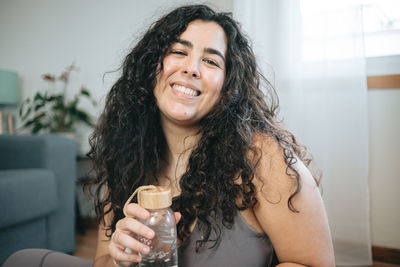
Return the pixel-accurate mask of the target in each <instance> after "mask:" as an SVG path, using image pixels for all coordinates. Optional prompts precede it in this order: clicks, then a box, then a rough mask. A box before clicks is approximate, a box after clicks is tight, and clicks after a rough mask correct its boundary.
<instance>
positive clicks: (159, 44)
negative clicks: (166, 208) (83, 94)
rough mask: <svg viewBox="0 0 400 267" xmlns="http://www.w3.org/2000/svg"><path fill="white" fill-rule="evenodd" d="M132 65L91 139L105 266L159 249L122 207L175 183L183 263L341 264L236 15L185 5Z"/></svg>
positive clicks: (141, 46) (144, 43)
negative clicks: (150, 188) (143, 189)
mask: <svg viewBox="0 0 400 267" xmlns="http://www.w3.org/2000/svg"><path fill="white" fill-rule="evenodd" d="M122 70H123V71H122V76H121V77H120V78H119V80H118V81H117V82H116V83H115V84H114V86H113V87H112V88H111V90H110V92H109V94H108V96H107V101H106V106H105V109H104V111H103V114H102V116H101V118H100V121H99V124H98V125H97V127H96V129H95V131H94V132H93V134H92V136H91V141H90V142H91V146H92V149H91V151H90V153H89V156H90V158H91V159H92V161H93V165H94V175H93V180H92V181H90V182H89V183H88V185H92V184H96V185H99V186H98V187H97V188H98V190H97V192H96V194H95V197H96V212H97V214H98V219H99V223H100V228H99V233H98V240H99V241H98V245H97V252H96V259H95V262H94V266H115V265H120V266H131V265H134V264H135V263H140V262H141V260H142V257H141V256H140V255H146V254H148V253H150V251H151V249H152V247H151V240H152V239H153V238H155V237H154V234H155V233H154V231H153V230H152V229H151V228H149V227H147V226H145V225H144V224H142V223H141V221H143V220H147V219H148V218H149V212H148V211H147V210H146V209H144V208H142V207H140V206H139V205H137V204H134V203H130V204H129V203H128V205H127V206H126V207H127V209H126V212H127V213H126V214H127V215H128V216H127V217H125V216H124V213H123V210H122V207H124V203H125V202H126V201H127V199H128V198H129V196H130V195H131V194H132V192H134V191H135V190H136V189H137V188H138V187H139V186H143V185H160V186H168V187H170V188H171V192H172V194H173V203H172V207H173V209H174V211H175V212H176V213H175V217H176V220H177V221H178V225H177V230H178V238H179V242H178V243H179V244H180V247H179V265H181V266H193V267H197V266H233V267H235V266H276V265H279V266H333V265H334V260H333V258H334V257H333V249H332V241H331V237H330V233H329V228H328V223H327V218H326V215H325V210H324V206H323V203H322V201H321V197H320V194H319V190H318V179H317V177H314V176H313V175H312V173H311V172H310V170H309V169H308V166H309V164H310V162H311V159H310V156H309V155H308V153H307V151H306V149H305V148H304V147H303V146H302V145H300V144H299V143H297V141H296V139H295V137H294V136H293V135H292V134H291V133H290V132H288V131H286V130H284V129H283V128H282V126H281V125H280V124H279V123H278V122H277V119H276V110H277V108H278V105H277V103H278V99H277V96H276V93H275V90H274V88H273V87H272V86H271V85H270V83H269V82H268V81H267V80H266V79H265V78H264V77H263V75H262V74H261V73H260V72H259V71H258V67H257V65H256V59H255V57H254V55H253V52H252V49H251V47H250V45H249V41H248V40H247V39H246V37H245V36H244V35H243V34H242V32H241V30H240V26H239V25H238V23H237V22H236V21H235V20H233V19H232V17H231V15H230V14H227V13H217V12H215V11H213V10H212V9H210V8H209V7H207V6H205V5H191V6H183V7H180V8H177V9H175V10H173V11H172V12H170V13H169V14H167V15H165V16H163V17H162V18H160V19H159V20H158V21H156V22H155V23H154V24H153V25H152V26H151V27H150V29H149V30H148V31H147V32H146V33H145V34H144V36H143V37H142V39H141V40H140V41H139V42H138V44H137V45H136V46H135V47H134V48H133V50H132V51H131V52H130V53H129V55H128V56H127V57H126V59H125V61H124V63H123V66H122ZM141 237H144V238H141ZM143 239H147V240H149V242H146V243H141V242H139V240H143ZM163 264H164V265H165V266H167V265H168V263H163ZM146 266H148V265H146Z"/></svg>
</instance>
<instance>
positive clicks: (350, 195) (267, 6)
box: [234, 0, 372, 266]
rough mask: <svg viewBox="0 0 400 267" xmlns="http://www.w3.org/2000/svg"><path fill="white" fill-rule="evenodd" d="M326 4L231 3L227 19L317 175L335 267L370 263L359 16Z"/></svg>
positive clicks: (295, 0)
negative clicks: (271, 87)
mask: <svg viewBox="0 0 400 267" xmlns="http://www.w3.org/2000/svg"><path fill="white" fill-rule="evenodd" d="M332 2H333V1H307V0H304V1H303V0H253V1H242V0H235V1H234V16H235V18H236V19H237V20H239V21H240V22H241V23H242V26H243V29H244V31H245V32H247V34H248V35H249V37H250V39H251V40H252V41H253V49H254V51H255V53H256V56H257V60H258V62H259V64H260V65H261V67H262V69H263V72H264V74H265V75H266V76H267V78H269V79H270V80H272V83H274V84H275V86H276V87H277V90H278V94H279V96H280V101H281V113H280V115H281V117H282V118H283V120H284V122H285V124H286V126H287V127H288V129H290V130H291V131H292V132H293V133H294V134H295V135H296V136H297V137H298V139H299V140H300V141H301V142H302V143H304V144H305V145H306V146H307V147H308V148H309V150H310V151H311V153H312V154H313V156H314V158H315V162H316V164H317V165H318V167H319V168H320V169H321V170H322V174H323V177H322V188H323V190H322V191H323V199H324V202H325V206H326V209H327V213H328V218H329V224H330V228H331V232H332V236H333V242H334V249H335V258H336V264H337V265H338V266H370V265H372V260H371V241H370V222H369V191H368V125H367V123H368V118H367V106H368V105H367V87H366V73H365V58H364V52H363V51H364V49H363V34H362V13H361V7H360V6H355V5H351V4H349V3H350V2H349V1H348V2H346V4H345V5H338V4H337V1H335V3H336V4H331V3H332ZM353 3H354V2H353ZM283 234H284V233H283Z"/></svg>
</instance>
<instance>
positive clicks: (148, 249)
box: [142, 247, 150, 253]
mask: <svg viewBox="0 0 400 267" xmlns="http://www.w3.org/2000/svg"><path fill="white" fill-rule="evenodd" d="M142 252H143V253H149V252H150V248H149V247H143V248H142Z"/></svg>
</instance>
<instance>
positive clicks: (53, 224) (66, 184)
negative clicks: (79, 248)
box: [0, 134, 77, 252]
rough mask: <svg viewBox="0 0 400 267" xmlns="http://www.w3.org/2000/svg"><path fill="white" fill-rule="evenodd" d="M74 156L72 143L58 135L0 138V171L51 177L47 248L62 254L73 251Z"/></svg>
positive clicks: (6, 136) (71, 140) (4, 136)
mask: <svg viewBox="0 0 400 267" xmlns="http://www.w3.org/2000/svg"><path fill="white" fill-rule="evenodd" d="M76 155H77V153H76V142H75V141H74V140H73V139H70V138H66V137H62V136H59V135H51V134H50V135H0V169H21V168H22V169H23V168H43V169H49V170H50V171H52V172H53V173H54V176H55V179H56V185H57V196H58V200H59V202H58V203H59V205H58V209H57V211H56V212H55V213H53V214H52V215H51V216H50V217H49V220H48V227H49V234H50V237H49V247H50V248H51V249H54V250H59V251H63V252H71V251H73V250H74V248H75V229H74V221H75V205H74V204H75V180H76ZM60 240H62V242H60Z"/></svg>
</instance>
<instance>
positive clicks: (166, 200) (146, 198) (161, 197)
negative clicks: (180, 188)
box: [137, 186, 172, 209]
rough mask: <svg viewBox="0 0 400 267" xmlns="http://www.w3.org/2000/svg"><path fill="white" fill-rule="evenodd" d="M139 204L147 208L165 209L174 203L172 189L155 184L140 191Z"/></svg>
mask: <svg viewBox="0 0 400 267" xmlns="http://www.w3.org/2000/svg"><path fill="white" fill-rule="evenodd" d="M137 199H138V204H139V205H140V206H142V207H143V208H145V209H164V208H167V207H169V206H171V204H172V195H171V189H169V188H168V187H164V186H154V187H151V188H146V189H143V190H140V191H139V192H138V197H137Z"/></svg>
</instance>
